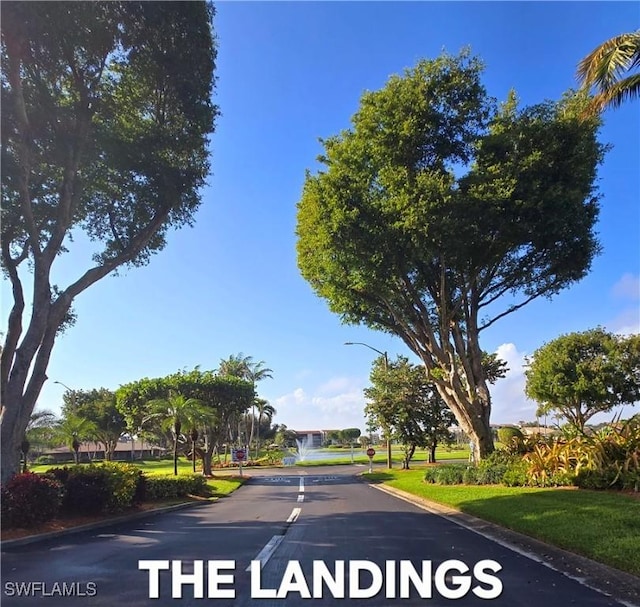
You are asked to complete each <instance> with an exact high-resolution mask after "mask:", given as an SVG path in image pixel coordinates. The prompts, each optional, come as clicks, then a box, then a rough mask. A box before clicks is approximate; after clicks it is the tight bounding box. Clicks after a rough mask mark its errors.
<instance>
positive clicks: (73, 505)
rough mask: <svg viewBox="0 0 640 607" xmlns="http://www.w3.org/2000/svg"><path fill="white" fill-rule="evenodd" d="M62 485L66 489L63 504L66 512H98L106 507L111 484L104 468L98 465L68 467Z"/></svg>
mask: <svg viewBox="0 0 640 607" xmlns="http://www.w3.org/2000/svg"><path fill="white" fill-rule="evenodd" d="M64 486H65V489H66V491H67V494H66V497H65V500H64V504H63V507H64V510H65V511H66V512H70V513H74V514H76V513H80V514H98V513H101V512H105V511H106V510H107V509H108V508H107V506H108V504H109V499H110V497H111V486H110V482H109V472H108V471H107V470H106V469H104V468H102V467H100V466H74V467H72V468H68V473H67V478H66V481H65V483H64Z"/></svg>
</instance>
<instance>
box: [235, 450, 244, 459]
mask: <svg viewBox="0 0 640 607" xmlns="http://www.w3.org/2000/svg"><path fill="white" fill-rule="evenodd" d="M244 456H245V452H244V449H236V459H237V460H238V461H239V462H243V461H244Z"/></svg>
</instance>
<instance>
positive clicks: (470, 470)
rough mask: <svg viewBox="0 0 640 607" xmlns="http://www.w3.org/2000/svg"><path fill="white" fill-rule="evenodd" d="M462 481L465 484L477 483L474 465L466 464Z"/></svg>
mask: <svg viewBox="0 0 640 607" xmlns="http://www.w3.org/2000/svg"><path fill="white" fill-rule="evenodd" d="M462 482H463V483H464V484H465V485H478V484H479V483H478V469H477V468H476V467H475V466H467V469H466V470H465V471H464V474H463V475H462Z"/></svg>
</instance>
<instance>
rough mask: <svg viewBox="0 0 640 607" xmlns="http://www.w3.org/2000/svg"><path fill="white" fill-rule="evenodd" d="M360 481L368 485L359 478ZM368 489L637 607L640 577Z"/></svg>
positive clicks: (446, 509)
mask: <svg viewBox="0 0 640 607" xmlns="http://www.w3.org/2000/svg"><path fill="white" fill-rule="evenodd" d="M360 478H361V480H362V481H363V482H368V481H367V480H366V478H364V477H363V476H362V475H360ZM368 484H369V486H370V487H372V488H374V489H377V490H379V491H383V492H384V493H388V494H389V495H392V496H394V497H397V498H399V499H402V500H404V501H406V502H409V503H411V504H413V505H415V506H418V507H419V508H421V509H422V510H425V511H427V512H430V513H431V514H436V515H437V516H441V517H443V518H446V519H447V520H449V521H451V522H452V523H455V524H456V525H460V526H462V527H465V528H466V529H469V530H470V531H473V532H474V533H478V534H479V535H482V536H484V537H486V538H488V539H490V540H492V541H494V542H497V543H498V544H500V545H502V546H505V547H506V548H509V549H510V550H513V551H515V552H517V553H518V554H522V555H523V556H526V557H527V558H530V559H532V560H534V561H536V562H538V563H540V564H542V565H544V566H545V567H549V568H550V569H553V570H555V571H558V572H559V573H562V574H563V575H565V576H567V577H570V578H572V579H574V580H576V581H578V582H580V583H581V584H582V585H584V586H587V587H589V588H592V589H593V590H596V591H598V592H600V593H602V594H604V595H606V596H609V597H611V598H614V599H615V600H617V601H620V602H621V603H623V604H624V605H627V606H628V607H640V578H638V577H636V576H635V575H632V574H630V573H626V572H624V571H620V570H619V569H615V568H613V567H609V566H608V565H603V564H602V563H598V562H597V561H593V560H591V559H589V558H587V557H584V556H581V555H579V554H575V553H573V552H569V551H567V550H563V549H562V548H558V547H556V546H552V545H551V544H547V543H545V542H542V541H540V540H537V539H534V538H532V537H529V536H528V535H524V534H522V533H519V532H517V531H512V530H511V529H507V528H506V527H501V526H500V525H496V524H495V523H491V522H489V521H485V520H483V519H479V518H476V517H475V516H471V515H470V514H466V513H464V512H460V511H459V510H456V509H454V508H451V507H450V506H445V505H443V504H438V503H437V502H433V501H431V500H428V499H425V498H422V497H418V496H416V495H413V494H411V493H407V492H406V491H402V490H401V489H396V488H395V487H389V486H388V485H382V484H375V483H368Z"/></svg>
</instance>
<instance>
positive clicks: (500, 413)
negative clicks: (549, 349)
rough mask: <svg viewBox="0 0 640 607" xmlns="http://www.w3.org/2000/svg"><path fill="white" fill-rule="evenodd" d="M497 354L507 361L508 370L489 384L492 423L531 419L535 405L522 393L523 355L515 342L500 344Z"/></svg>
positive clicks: (523, 383)
mask: <svg viewBox="0 0 640 607" xmlns="http://www.w3.org/2000/svg"><path fill="white" fill-rule="evenodd" d="M496 353H497V355H498V356H499V357H500V358H501V359H502V360H504V361H506V362H507V366H508V368H509V371H507V373H506V375H505V377H504V378H503V379H499V380H498V381H497V382H496V383H495V384H494V385H493V386H491V388H490V389H491V402H492V412H491V421H492V422H493V423H517V422H519V421H520V420H523V421H533V420H534V419H535V417H536V408H537V405H536V403H535V402H533V401H531V400H529V399H528V398H527V397H526V396H525V393H524V387H525V384H526V378H525V375H524V369H525V364H526V361H525V356H526V354H525V353H524V352H519V351H518V348H517V347H516V345H515V344H512V343H508V344H502V345H501V346H499V347H498V349H497V351H496Z"/></svg>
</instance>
